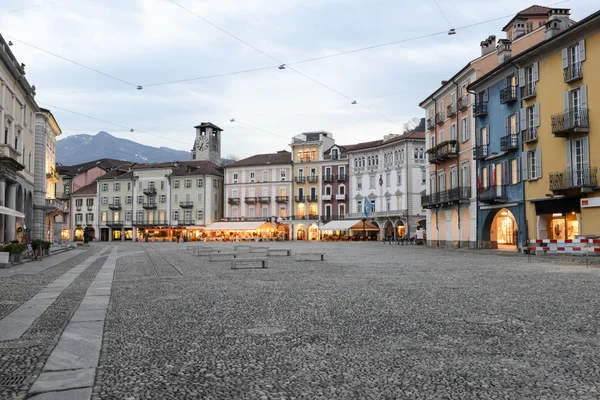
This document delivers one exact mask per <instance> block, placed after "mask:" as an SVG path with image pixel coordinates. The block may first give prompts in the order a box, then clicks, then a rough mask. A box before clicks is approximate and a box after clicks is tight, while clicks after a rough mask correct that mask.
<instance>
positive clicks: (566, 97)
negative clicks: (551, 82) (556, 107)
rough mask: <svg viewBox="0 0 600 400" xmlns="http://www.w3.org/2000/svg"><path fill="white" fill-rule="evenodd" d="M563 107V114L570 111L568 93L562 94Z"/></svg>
mask: <svg viewBox="0 0 600 400" xmlns="http://www.w3.org/2000/svg"><path fill="white" fill-rule="evenodd" d="M563 105H564V107H565V112H567V111H569V110H570V109H571V107H570V106H569V92H564V93H563Z"/></svg>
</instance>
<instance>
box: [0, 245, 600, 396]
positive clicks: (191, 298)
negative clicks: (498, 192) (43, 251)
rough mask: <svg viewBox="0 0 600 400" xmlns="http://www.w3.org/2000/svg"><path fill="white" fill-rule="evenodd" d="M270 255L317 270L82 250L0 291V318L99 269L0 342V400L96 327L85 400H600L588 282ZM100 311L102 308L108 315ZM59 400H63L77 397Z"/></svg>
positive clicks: (507, 267)
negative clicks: (70, 278)
mask: <svg viewBox="0 0 600 400" xmlns="http://www.w3.org/2000/svg"><path fill="white" fill-rule="evenodd" d="M201 245H202V244H201ZM253 245H254V246H259V245H260V246H264V245H265V244H264V243H257V244H253ZM215 246H217V247H219V248H222V249H223V250H227V251H232V250H233V244H217V245H215ZM268 246H270V247H271V248H277V247H280V248H289V247H291V248H292V251H293V252H322V253H324V255H325V261H295V257H293V256H291V257H286V256H275V257H270V260H271V261H270V267H269V268H268V269H231V268H230V262H229V261H215V262H209V261H208V257H198V256H196V255H195V253H194V252H193V251H187V250H186V245H185V244H170V243H169V244H156V243H155V244H146V243H144V244H118V245H116V246H114V245H113V246H106V245H102V246H101V245H93V246H92V247H91V249H90V251H89V252H88V253H85V254H83V255H79V256H77V257H75V258H73V259H71V260H69V261H65V262H64V263H62V264H59V265H57V266H54V267H52V268H49V269H47V270H46V271H44V272H42V273H40V274H38V275H15V276H12V277H6V278H0V288H1V289H2V292H0V293H1V295H0V296H1V297H2V299H1V300H2V304H6V303H7V302H10V303H11V304H13V307H16V305H17V304H20V303H22V302H24V301H26V300H27V299H28V296H31V295H33V294H35V293H37V291H39V286H38V290H32V289H31V286H32V285H26V283H29V282H34V280H35V282H36V284H39V285H41V284H42V283H46V284H47V283H50V275H49V274H53V273H54V275H53V277H54V276H56V275H58V273H59V272H60V273H65V271H68V270H69V269H70V268H72V267H73V266H75V265H78V263H81V260H83V259H84V258H85V257H89V256H90V255H91V253H94V254H96V256H97V261H96V260H92V261H90V262H88V264H89V266H88V267H87V269H85V270H84V272H83V273H82V275H81V276H80V277H79V278H76V279H75V281H74V282H73V283H72V285H71V286H69V287H68V288H67V289H65V292H64V293H63V295H61V297H59V298H58V300H57V301H56V303H55V304H53V305H51V306H50V307H48V309H47V310H46V311H45V313H44V314H43V315H42V316H41V317H40V318H39V319H38V320H36V321H35V322H34V323H33V325H32V326H31V328H30V329H29V330H28V331H27V332H26V333H25V334H24V335H23V337H22V338H20V339H19V340H13V341H2V342H0V370H2V372H1V373H0V377H2V376H8V375H13V376H14V375H24V376H28V377H29V378H28V381H26V383H25V384H22V385H20V386H18V387H9V386H0V397H1V398H12V397H11V396H14V395H17V394H19V395H20V396H26V395H27V392H28V391H30V389H31V386H32V385H33V382H34V381H35V378H36V377H37V376H38V375H39V374H40V373H42V375H41V377H42V378H41V379H40V380H39V382H38V384H37V386H40V385H41V382H43V381H44V377H46V378H48V377H50V376H52V375H51V374H57V373H58V372H57V371H56V370H55V369H53V368H50V369H52V371H48V372H45V371H46V370H48V368H49V365H50V363H46V361H49V360H52V359H53V358H55V357H56V354H54V355H50V356H49V357H48V353H49V352H50V351H52V350H56V349H58V350H56V351H59V350H60V351H61V352H63V353H64V352H65V350H64V349H69V348H70V347H69V346H70V344H69V343H71V342H68V340H69V338H68V337H66V336H65V334H66V333H68V332H70V331H72V330H73V327H79V325H77V324H90V325H85V326H84V328H82V329H83V331H85V329H92V330H93V329H95V328H94V326H97V324H98V322H97V321H98V320H104V330H103V336H102V344H101V350H100V354H99V358H98V362H97V363H98V366H97V368H96V369H95V380H94V384H93V387H92V389H93V390H92V394H91V398H92V399H97V398H98V399H131V400H132V399H195V398H198V399H200V398H201V399H334V398H339V399H597V398H598V397H599V396H600V394H599V393H598V391H599V390H600V383H599V379H598V377H599V376H600V348H599V346H598V341H599V330H598V326H599V319H598V317H599V310H600V304H599V303H600V301H599V296H598V288H599V286H600V285H599V283H600V270H599V269H598V268H597V267H591V268H585V266H581V265H573V264H571V263H561V262H547V261H546V260H544V259H542V258H535V257H534V258H533V260H532V262H531V263H528V261H527V258H526V257H522V256H516V255H512V254H511V255H509V254H507V255H506V256H503V255H496V254H493V255H492V254H490V253H487V252H485V251H464V250H455V251H449V250H441V249H435V248H424V247H421V246H398V245H384V244H381V243H293V244H290V243H269V244H268ZM98 256H99V257H98ZM106 260H108V261H106ZM110 260H116V265H115V266H114V267H112V268H114V279H113V280H112V285H110V286H107V285H109V284H108V283H107V282H108V281H109V280H110V277H111V276H112V275H111V274H112V272H111V271H112V270H111V267H110V266H108V267H107V266H106V265H107V264H106V263H108V264H110V262H109V261H110ZM105 261H106V263H105V264H103V263H104V262H105ZM102 265H104V266H102ZM59 270H60V271H59ZM43 274H46V275H43ZM43 276H48V279H47V281H48V282H41V280H42V277H43ZM19 279H21V280H22V281H20V285H17V284H16V280H19ZM86 289H87V293H86V294H85V298H84V297H83V294H84V292H85V290H86ZM19 290H23V291H24V293H25V294H24V295H19V293H17V292H18V291H19ZM98 290H101V293H100V294H98ZM105 292H108V293H109V295H108V296H107V294H106V293H105ZM98 297H104V298H106V297H109V298H110V301H109V304H108V308H106V305H105V304H104V305H102V304H101V301H96V300H95V299H97V298H98ZM67 300H69V301H67ZM19 302H20V303H19ZM79 303H82V304H83V305H85V306H82V308H79V310H78V311H77V313H76V314H75V311H76V310H77V308H78V307H79ZM90 304H99V305H98V308H96V307H92V309H89V308H88V307H89V305H90ZM1 310H2V311H3V314H0V317H6V316H7V314H8V313H9V312H11V309H5V308H2V309H1ZM99 310H104V311H99ZM59 311H60V313H59ZM102 312H105V313H106V316H105V317H104V316H103V315H102V316H99V314H102ZM74 314H75V315H76V316H77V318H74V319H71V317H72V316H73V315H74ZM49 315H55V316H56V315H59V316H60V315H62V317H55V318H53V319H50V318H48V316H49ZM61 318H62V319H61ZM86 318H89V321H95V322H85V321H88V319H86ZM69 320H70V322H69ZM0 322H1V320H0ZM67 323H69V325H68V327H67V328H66V329H65V326H66V324H67ZM93 324H96V325H93ZM85 327H88V328H85ZM63 329H64V332H66V333H65V334H63V335H62V336H61V337H60V341H59V344H58V345H56V343H54V342H53V340H50V339H51V338H52V339H54V338H55V337H58V335H60V334H61V333H62V330H63ZM78 329H79V328H78ZM88 339H89V338H88ZM63 340H64V341H65V342H64V343H63V342H62V341H63ZM90 340H91V339H90ZM77 343H78V346H84V347H83V349H85V345H86V344H85V343H80V342H77ZM55 346H56V349H55ZM90 346H91V345H90ZM89 348H91V349H93V348H94V347H93V346H92V347H89ZM81 351H83V350H82V347H78V350H77V352H81ZM61 354H62V353H61ZM87 356H89V355H86V357H87ZM72 357H75V356H72ZM90 357H91V356H90ZM63 359H64V360H66V361H64V362H66V363H68V362H73V363H75V364H77V362H78V361H77V360H71V361H69V360H70V359H69V357H63ZM86 360H87V358H86ZM79 361H81V360H79ZM86 362H87V361H86ZM36 364H38V366H37V367H36ZM44 364H47V365H46V366H45V367H44V368H43V371H44V372H42V369H41V367H42V366H43V365H44ZM84 364H85V363H84ZM84 366H85V368H86V369H82V370H79V371H83V372H85V373H86V374H89V373H90V370H89V365H87V364H85V365H84ZM65 369H66V368H65ZM92 371H93V370H92ZM45 374H46V375H45ZM53 384H54V383H53ZM67 384H68V382H67ZM67 389H68V387H67ZM71 389H72V390H67V391H66V392H64V395H65V396H66V395H67V394H69V395H74V394H79V393H84V394H85V395H84V397H85V398H86V399H87V398H88V397H87V396H89V394H88V393H89V392H88V391H85V390H83V391H82V390H81V388H77V387H75V386H74V387H72V388H71ZM61 390H62V389H61ZM38 391H39V390H38ZM49 393H54V394H56V393H61V392H49ZM31 395H32V394H31V393H30V394H29V396H31ZM48 395H49V394H48ZM3 396H4V397H3Z"/></svg>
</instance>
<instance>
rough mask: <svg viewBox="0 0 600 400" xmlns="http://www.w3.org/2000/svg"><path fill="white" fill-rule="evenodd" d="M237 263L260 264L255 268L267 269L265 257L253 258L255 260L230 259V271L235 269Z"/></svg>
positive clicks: (267, 260)
mask: <svg viewBox="0 0 600 400" xmlns="http://www.w3.org/2000/svg"><path fill="white" fill-rule="evenodd" d="M239 263H244V264H248V263H260V265H261V266H260V267H255V268H269V259H268V258H265V257H255V258H232V259H231V269H237V265H238V264H239Z"/></svg>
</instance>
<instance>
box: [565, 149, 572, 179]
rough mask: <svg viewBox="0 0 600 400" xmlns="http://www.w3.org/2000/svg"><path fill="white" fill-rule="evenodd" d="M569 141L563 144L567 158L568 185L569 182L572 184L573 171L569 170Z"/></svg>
mask: <svg viewBox="0 0 600 400" xmlns="http://www.w3.org/2000/svg"><path fill="white" fill-rule="evenodd" d="M571 143H572V142H571V141H570V140H567V141H566V142H565V149H566V156H567V177H566V179H567V182H568V184H571V182H573V171H572V168H571V165H572V164H571Z"/></svg>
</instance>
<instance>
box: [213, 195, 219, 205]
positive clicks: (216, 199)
mask: <svg viewBox="0 0 600 400" xmlns="http://www.w3.org/2000/svg"><path fill="white" fill-rule="evenodd" d="M218 201H219V197H218V194H217V193H215V199H214V202H215V203H216V202H218Z"/></svg>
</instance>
